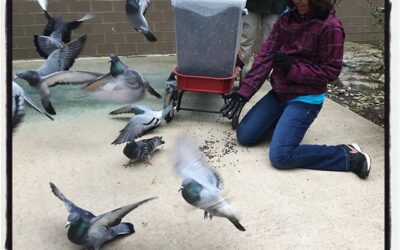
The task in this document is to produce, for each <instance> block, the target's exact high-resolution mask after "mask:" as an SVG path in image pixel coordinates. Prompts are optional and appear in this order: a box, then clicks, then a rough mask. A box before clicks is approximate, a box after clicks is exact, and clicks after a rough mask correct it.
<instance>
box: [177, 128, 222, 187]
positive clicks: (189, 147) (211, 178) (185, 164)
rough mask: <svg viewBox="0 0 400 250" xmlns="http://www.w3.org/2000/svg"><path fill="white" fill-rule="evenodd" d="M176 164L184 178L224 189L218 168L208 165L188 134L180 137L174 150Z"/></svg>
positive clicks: (178, 172) (179, 173)
mask: <svg viewBox="0 0 400 250" xmlns="http://www.w3.org/2000/svg"><path fill="white" fill-rule="evenodd" d="M173 154H174V158H175V159H176V164H175V166H174V169H175V171H176V173H177V174H178V175H180V176H181V177H182V178H184V179H185V178H191V179H194V180H195V181H197V182H198V183H200V184H201V185H203V186H206V187H208V188H210V189H211V190H214V189H216V188H217V189H219V190H222V189H223V182H222V178H221V177H220V175H219V174H218V173H217V171H216V170H214V169H212V168H211V167H209V166H208V164H207V163H206V162H205V161H204V159H203V155H202V153H201V152H200V150H199V149H198V148H196V147H195V146H194V143H193V142H192V141H191V140H190V139H189V137H187V136H182V137H180V138H179V139H178V141H177V145H176V146H175V149H174V150H173Z"/></svg>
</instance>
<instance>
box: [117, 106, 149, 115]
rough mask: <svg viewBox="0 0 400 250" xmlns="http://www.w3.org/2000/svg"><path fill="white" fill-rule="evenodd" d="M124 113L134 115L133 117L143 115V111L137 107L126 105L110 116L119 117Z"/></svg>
mask: <svg viewBox="0 0 400 250" xmlns="http://www.w3.org/2000/svg"><path fill="white" fill-rule="evenodd" d="M126 113H134V114H135V115H141V114H144V113H145V110H143V109H140V108H139V107H138V106H137V105H127V106H124V107H122V108H119V109H116V110H114V111H111V112H110V115H119V114H126Z"/></svg>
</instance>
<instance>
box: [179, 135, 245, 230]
mask: <svg viewBox="0 0 400 250" xmlns="http://www.w3.org/2000/svg"><path fill="white" fill-rule="evenodd" d="M173 153H174V155H173V157H174V159H175V160H176V164H175V165H174V170H175V171H176V173H177V174H178V175H179V176H181V177H182V178H183V181H182V187H181V189H180V190H181V191H182V196H183V198H184V199H185V201H186V202H188V203H189V204H190V205H192V206H194V207H197V208H200V209H202V210H204V218H207V217H209V218H210V219H211V218H212V216H218V217H225V218H227V219H228V220H229V221H230V222H232V223H233V225H235V227H236V228H237V229H239V230H240V231H246V229H245V228H244V227H243V226H242V225H241V224H240V222H239V220H238V219H237V217H236V216H235V213H234V211H233V208H232V207H231V205H230V204H229V203H228V202H227V201H226V200H225V199H224V198H223V197H222V196H221V194H220V192H221V190H222V189H223V183H222V179H221V177H220V176H219V175H218V174H217V172H216V171H215V170H214V169H212V168H211V167H209V166H208V164H207V163H206V162H205V161H204V159H203V155H202V154H201V152H200V151H199V149H198V148H196V147H195V146H194V144H193V142H192V141H191V140H190V139H189V138H188V137H185V136H183V137H180V138H179V139H178V141H177V145H176V147H175V149H174V150H173Z"/></svg>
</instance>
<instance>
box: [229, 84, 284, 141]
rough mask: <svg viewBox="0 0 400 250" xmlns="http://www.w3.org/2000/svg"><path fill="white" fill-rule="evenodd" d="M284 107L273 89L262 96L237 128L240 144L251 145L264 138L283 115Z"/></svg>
mask: <svg viewBox="0 0 400 250" xmlns="http://www.w3.org/2000/svg"><path fill="white" fill-rule="evenodd" d="M283 107H284V106H283V104H282V103H281V102H280V101H279V99H278V97H277V96H276V95H275V93H274V92H273V91H270V92H269V93H268V94H266V95H265V96H264V97H263V98H261V100H259V101H258V102H257V103H256V104H255V105H254V106H253V107H252V108H251V109H250V110H249V112H248V113H247V114H246V115H245V116H244V117H243V119H242V120H241V121H240V123H239V126H238V127H237V129H236V136H237V140H238V142H239V144H241V145H244V146H251V145H255V144H257V143H258V142H260V141H261V140H262V139H264V138H265V137H266V135H267V133H268V131H269V130H270V129H272V128H274V126H275V124H276V122H277V121H278V119H279V117H280V116H281V115H282V112H283Z"/></svg>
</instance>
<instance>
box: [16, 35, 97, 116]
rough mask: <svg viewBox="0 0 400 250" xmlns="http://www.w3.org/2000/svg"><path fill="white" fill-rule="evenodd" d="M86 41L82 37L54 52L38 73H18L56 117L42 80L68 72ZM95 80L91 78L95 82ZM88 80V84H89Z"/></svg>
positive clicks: (48, 92) (24, 71)
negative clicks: (54, 74) (48, 76)
mask: <svg viewBox="0 0 400 250" xmlns="http://www.w3.org/2000/svg"><path fill="white" fill-rule="evenodd" d="M85 41H86V35H85V36H81V37H79V38H77V39H74V40H72V41H71V42H69V43H68V44H66V45H65V46H62V47H60V48H58V49H56V50H54V51H53V52H52V53H51V54H50V56H49V57H48V58H47V60H46V62H45V63H44V64H43V65H42V66H41V67H40V68H39V69H37V71H26V70H23V71H18V72H17V73H16V75H17V77H20V78H22V79H24V80H25V81H27V82H28V83H29V85H30V86H32V87H33V88H34V89H35V90H36V91H37V92H38V93H39V95H40V97H41V101H42V105H43V107H44V108H45V110H46V111H47V112H48V113H50V114H52V115H55V114H56V111H55V110H54V108H53V105H52V104H51V102H50V99H49V97H50V91H49V89H48V86H44V85H43V84H42V82H41V78H42V77H44V76H47V75H50V74H52V73H55V72H58V71H64V70H68V69H69V68H70V67H71V66H72V65H73V64H74V62H75V58H76V57H77V56H78V55H79V53H80V52H81V50H82V47H83V44H84V43H85ZM93 79H95V78H91V79H90V80H93ZM88 81H89V80H87V81H86V82H88Z"/></svg>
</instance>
